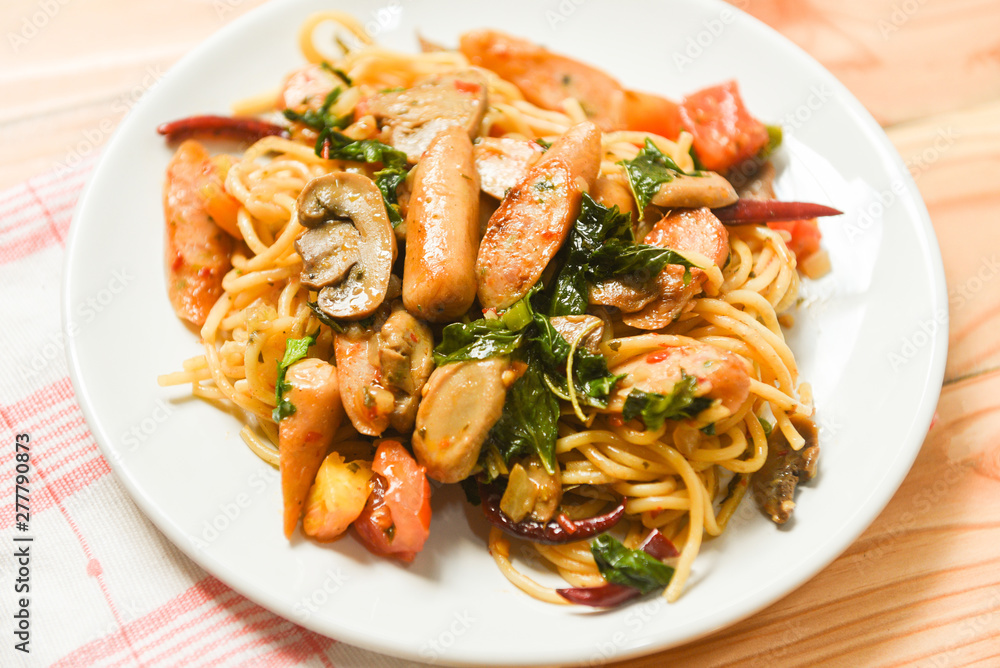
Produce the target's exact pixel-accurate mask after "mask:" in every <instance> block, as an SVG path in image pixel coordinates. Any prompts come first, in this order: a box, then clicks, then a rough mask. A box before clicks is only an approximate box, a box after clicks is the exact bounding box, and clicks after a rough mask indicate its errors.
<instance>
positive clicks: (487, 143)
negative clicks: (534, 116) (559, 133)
mask: <svg viewBox="0 0 1000 668" xmlns="http://www.w3.org/2000/svg"><path fill="white" fill-rule="evenodd" d="M472 151H473V155H474V156H475V159H476V171H477V172H479V181H480V187H481V188H482V190H483V192H484V193H486V194H487V195H491V196H493V197H496V198H497V199H503V198H504V197H505V196H506V195H507V191H509V190H510V189H511V188H513V187H514V186H516V185H517V184H518V182H520V180H521V179H522V178H524V175H525V173H526V172H527V171H528V167H531V165H533V164H534V163H535V161H536V160H538V158H539V157H540V156H541V155H542V151H543V149H542V145H541V144H539V143H538V142H534V141H529V140H527V139H513V138H511V137H482V138H481V139H480V140H479V141H478V142H476V145H475V146H474V147H473V148H472ZM629 197H631V195H629Z"/></svg>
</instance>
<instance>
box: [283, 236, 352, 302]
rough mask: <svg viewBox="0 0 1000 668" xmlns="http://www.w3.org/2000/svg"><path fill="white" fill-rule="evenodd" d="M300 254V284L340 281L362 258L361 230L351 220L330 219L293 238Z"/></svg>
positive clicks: (331, 283) (315, 285)
mask: <svg viewBox="0 0 1000 668" xmlns="http://www.w3.org/2000/svg"><path fill="white" fill-rule="evenodd" d="M295 250H297V251H298V252H299V255H301V256H302V284H303V285H307V286H309V287H310V288H315V289H317V290H318V289H319V288H322V287H324V286H326V285H333V284H335V283H340V282H341V281H343V280H344V278H345V277H346V276H347V273H348V272H349V271H350V270H351V267H353V266H354V265H356V264H357V263H358V260H359V259H360V258H361V233H360V232H358V230H357V228H356V227H354V225H352V224H351V221H349V220H345V221H342V222H341V221H336V220H334V221H331V222H329V223H328V224H326V225H320V226H319V227H314V228H312V229H311V230H306V231H305V232H303V233H302V235H301V236H299V238H298V239H296V240H295Z"/></svg>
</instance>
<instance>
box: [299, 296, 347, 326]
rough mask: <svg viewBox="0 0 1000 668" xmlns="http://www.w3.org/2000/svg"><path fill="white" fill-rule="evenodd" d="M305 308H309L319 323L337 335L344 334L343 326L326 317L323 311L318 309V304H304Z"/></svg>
mask: <svg viewBox="0 0 1000 668" xmlns="http://www.w3.org/2000/svg"><path fill="white" fill-rule="evenodd" d="M306 306H308V307H309V309H310V310H311V311H312V312H313V315H315V316H316V319H317V320H319V321H320V322H321V323H323V324H324V325H326V326H327V327H329V328H330V329H332V330H333V331H335V332H337V333H338V334H343V333H344V326H343V325H342V324H340V323H339V322H337V321H336V320H334V319H333V318H331V317H330V316H328V315H327V314H326V313H324V312H323V310H322V309H321V308H320V307H319V304H318V303H316V302H306Z"/></svg>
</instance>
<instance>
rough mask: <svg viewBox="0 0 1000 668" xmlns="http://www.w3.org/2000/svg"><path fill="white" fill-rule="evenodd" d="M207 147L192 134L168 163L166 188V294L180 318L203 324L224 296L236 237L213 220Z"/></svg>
mask: <svg viewBox="0 0 1000 668" xmlns="http://www.w3.org/2000/svg"><path fill="white" fill-rule="evenodd" d="M208 159H209V155H208V151H206V150H205V148H204V147H203V146H202V145H201V144H199V143H198V142H197V141H194V140H193V139H190V140H188V141H186V142H184V143H183V144H181V145H180V146H179V147H178V148H177V152H176V153H175V154H174V157H173V158H172V159H171V160H170V164H169V165H168V166H167V182H166V185H165V186H164V189H163V213H164V217H165V218H166V223H167V229H166V242H165V244H164V247H165V250H166V253H165V256H166V257H165V259H166V270H167V294H168V296H169V297H170V304H171V305H172V306H173V307H174V312H176V313H177V316H178V317H179V318H184V319H185V320H189V321H191V322H193V323H194V324H196V325H198V326H199V327H200V326H201V325H204V324H205V319H206V318H208V312H209V311H210V310H211V309H212V306H213V305H214V304H215V302H216V301H217V300H218V299H219V297H220V296H221V295H222V279H223V277H224V276H225V275H226V272H228V271H229V270H230V269H232V268H233V265H232V262H231V260H230V254H231V253H232V252H233V239H232V237H230V236H229V235H228V234H226V233H225V232H224V231H223V230H222V228H220V227H219V226H218V225H216V224H215V223H214V222H212V219H211V217H210V216H209V215H208V212H207V211H206V209H205V199H204V198H203V197H202V195H201V191H200V189H201V187H202V185H203V184H204V182H203V178H204V173H203V170H202V166H203V165H204V164H205V162H206V161H207V160H208Z"/></svg>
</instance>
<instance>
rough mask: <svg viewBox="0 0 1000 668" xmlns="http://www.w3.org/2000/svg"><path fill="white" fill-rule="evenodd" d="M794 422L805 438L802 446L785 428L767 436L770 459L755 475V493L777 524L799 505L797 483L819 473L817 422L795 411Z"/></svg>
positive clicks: (763, 509) (763, 507)
mask: <svg viewBox="0 0 1000 668" xmlns="http://www.w3.org/2000/svg"><path fill="white" fill-rule="evenodd" d="M791 421H792V426H793V427H795V430H796V431H798V432H799V434H800V435H801V436H802V437H803V438H804V439H805V441H806V442H805V445H803V446H802V448H801V449H800V450H793V449H792V446H791V445H789V443H788V439H787V438H785V434H784V433H783V432H782V431H781V429H778V428H775V429H774V431H772V432H771V435H770V436H768V438H767V459H766V460H765V461H764V466H762V467H761V469H760V470H759V471H757V473H755V474H754V477H753V496H754V500H755V501H756V502H757V505H758V507H760V509H761V511H762V512H763V513H764V514H765V515H767V516H768V517H770V518H771V521H772V522H774V523H775V524H784V523H785V522H787V521H788V519H789V518H790V517H791V516H792V510H794V509H795V487H796V486H797V485H798V484H799V483H800V482H808V481H810V480H812V479H813V477H814V476H815V475H816V466H817V463H818V462H819V445H818V441H819V438H818V434H817V431H816V423H815V422H813V421H812V420H811V419H810V418H807V417H804V416H801V415H793V416H791Z"/></svg>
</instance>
